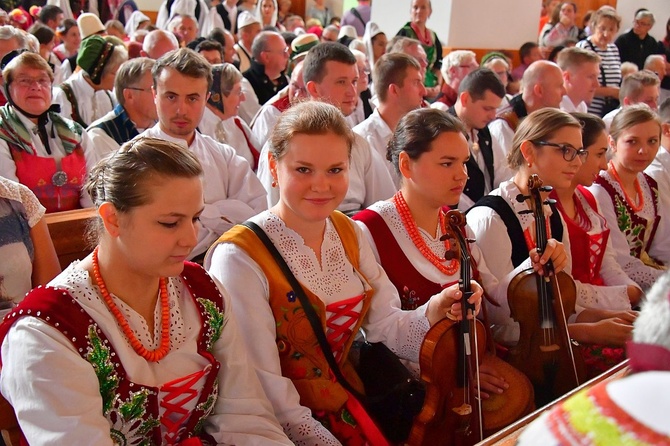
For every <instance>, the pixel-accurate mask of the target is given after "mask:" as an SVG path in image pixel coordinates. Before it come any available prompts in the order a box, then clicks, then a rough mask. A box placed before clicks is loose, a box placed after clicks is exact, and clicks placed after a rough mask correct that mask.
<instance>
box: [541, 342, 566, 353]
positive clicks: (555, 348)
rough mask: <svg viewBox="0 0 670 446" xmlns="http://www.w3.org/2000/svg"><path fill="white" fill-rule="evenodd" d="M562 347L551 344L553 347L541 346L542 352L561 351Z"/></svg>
mask: <svg viewBox="0 0 670 446" xmlns="http://www.w3.org/2000/svg"><path fill="white" fill-rule="evenodd" d="M560 349H561V347H559V346H558V344H551V345H540V351H541V352H555V351H556V350H560Z"/></svg>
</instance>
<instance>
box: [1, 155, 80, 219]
mask: <svg viewBox="0 0 670 446" xmlns="http://www.w3.org/2000/svg"><path fill="white" fill-rule="evenodd" d="M9 148H10V151H11V153H12V158H13V159H14V164H15V165H16V176H17V177H18V179H19V182H20V183H21V184H25V185H26V186H28V188H30V190H32V191H33V193H34V194H35V195H36V196H37V198H38V199H39V200H40V203H42V206H44V207H45V208H46V209H47V212H59V211H70V210H72V209H79V208H81V206H80V205H79V198H80V195H81V188H82V187H83V185H84V177H85V176H86V159H85V158H84V151H83V150H82V149H81V146H77V148H76V149H75V150H74V151H73V152H72V153H70V154H69V155H66V156H65V157H63V158H61V160H60V167H58V166H57V163H56V160H55V159H54V158H51V157H42V156H37V155H32V154H30V153H27V152H25V151H23V150H20V149H18V148H17V147H15V146H13V145H12V144H9ZM59 171H62V172H65V175H66V176H67V180H66V182H65V184H63V185H62V186H57V185H55V184H54V181H53V179H54V176H55V175H56V172H59Z"/></svg>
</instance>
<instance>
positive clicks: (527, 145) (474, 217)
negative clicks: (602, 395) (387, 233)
mask: <svg viewBox="0 0 670 446" xmlns="http://www.w3.org/2000/svg"><path fill="white" fill-rule="evenodd" d="M581 128H582V127H581V124H580V123H579V121H577V120H576V119H575V118H573V117H572V116H570V115H569V114H567V113H565V112H562V111H560V110H557V109H548V108H547V109H541V110H538V111H536V112H533V113H531V114H530V115H529V116H528V117H527V118H526V119H525V120H524V121H523V122H522V123H521V124H520V126H519V128H518V129H517V131H516V134H515V135H514V140H513V143H512V150H511V152H510V154H509V156H508V162H509V165H510V167H511V168H512V169H515V170H516V174H515V175H514V177H513V178H512V179H511V180H509V181H506V182H503V183H501V184H500V187H499V188H498V189H496V190H494V191H493V192H491V194H490V195H489V196H488V197H484V199H482V200H480V201H479V202H478V203H477V204H475V207H474V208H472V209H471V210H470V212H469V213H468V216H467V220H468V225H469V226H470V227H471V228H472V230H473V232H474V234H475V238H476V240H477V246H479V248H480V249H481V252H482V255H483V257H484V261H485V262H486V265H487V266H488V268H489V270H490V271H491V273H492V274H493V275H494V276H496V277H498V278H499V280H500V282H501V286H504V287H505V288H506V287H507V285H506V284H507V283H509V282H510V281H511V279H512V278H514V277H515V276H516V275H517V274H518V273H519V272H520V271H522V270H524V269H528V268H529V267H530V262H529V259H528V256H527V254H526V253H527V252H528V251H530V249H532V248H534V247H535V220H534V217H533V215H532V214H522V213H520V212H523V211H528V210H529V205H528V200H522V201H518V199H517V196H518V195H519V194H523V195H526V196H527V195H529V190H528V179H529V178H530V176H531V175H533V174H536V175H538V176H539V177H540V179H541V180H542V181H543V183H544V184H545V185H549V186H553V187H555V188H568V187H570V185H571V184H572V181H573V179H574V178H575V176H576V175H577V173H578V171H579V170H580V168H581V166H582V164H583V161H584V159H586V154H587V152H586V151H585V150H584V149H582V132H581ZM545 198H546V194H545ZM510 211H511V212H510ZM544 213H545V216H547V217H548V218H547V229H548V238H549V240H548V242H547V247H548V249H549V248H551V249H553V251H554V254H553V255H552V263H553V264H554V270H555V271H556V272H558V271H559V270H562V269H565V272H566V273H568V274H572V271H571V269H572V259H571V256H570V253H571V250H570V238H569V236H568V230H567V228H566V225H565V222H564V221H563V220H562V219H561V218H560V214H559V213H558V212H555V211H554V210H553V209H552V208H550V207H549V206H548V205H545V206H544ZM512 219H513V220H512ZM517 227H518V228H519V231H518V232H515V231H514V229H515V228H517ZM558 233H562V234H558ZM554 237H555V238H554ZM519 247H521V248H519ZM526 248H527V249H526ZM576 291H577V300H576V302H577V317H576V318H575V319H574V320H572V321H571V322H572V323H571V324H569V330H570V336H571V337H572V338H574V339H576V340H577V341H580V342H589V343H601V344H610V343H612V342H614V340H613V339H612V338H611V336H610V335H612V333H610V332H609V331H607V330H606V329H605V328H603V327H602V326H603V325H605V323H604V322H603V320H606V319H607V318H608V317H614V316H622V317H623V315H620V314H619V313H618V312H615V311H614V310H617V311H618V310H621V311H624V312H625V310H629V309H630V304H627V305H624V304H626V303H627V302H624V303H623V304H620V308H616V307H614V306H613V305H612V304H610V303H608V298H607V296H608V295H609V294H611V292H612V291H611V289H610V288H609V287H602V286H596V285H592V284H589V283H584V282H581V281H576ZM492 297H493V296H492ZM496 303H497V304H498V305H499V306H495V305H489V306H488V307H487V308H488V309H489V316H490V321H491V323H492V324H494V327H493V334H494V337H495V338H496V340H497V341H498V342H500V343H502V344H504V345H507V346H513V345H515V344H516V343H517V341H518V339H519V326H518V324H517V323H516V322H514V321H513V320H512V319H511V317H510V309H509V305H508V303H507V300H506V299H504V298H497V299H496ZM609 307H612V308H609ZM625 314H626V315H628V313H625Z"/></svg>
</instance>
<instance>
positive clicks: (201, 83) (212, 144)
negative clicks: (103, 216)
mask: <svg viewBox="0 0 670 446" xmlns="http://www.w3.org/2000/svg"><path fill="white" fill-rule="evenodd" d="M152 77H153V83H154V84H153V98H154V102H155V104H156V112H157V114H158V123H157V124H156V125H155V126H153V127H151V128H150V129H148V130H146V131H145V132H144V133H142V135H143V136H149V137H153V138H159V139H163V140H167V141H172V142H175V143H177V144H180V145H181V146H183V147H186V148H188V149H189V150H190V151H191V152H193V154H194V155H195V156H196V157H197V158H198V160H199V161H200V163H201V164H202V168H203V172H204V174H203V184H204V194H205V208H204V210H203V212H202V214H201V215H200V223H201V228H200V231H199V232H198V244H197V245H196V247H195V248H194V249H193V251H192V252H191V255H190V256H191V258H197V257H199V256H201V255H203V254H204V253H205V251H207V248H209V245H210V244H211V243H212V242H214V241H215V240H216V239H217V238H219V236H220V235H221V234H223V233H224V232H225V231H227V230H228V229H230V228H231V227H233V226H234V225H235V224H237V223H241V222H243V221H245V220H246V219H248V218H249V217H251V216H253V215H256V214H257V213H259V212H260V211H262V210H264V209H266V201H265V190H263V186H262V185H261V184H260V182H259V181H258V179H257V178H256V176H255V175H254V173H253V171H252V170H251V167H250V166H249V163H248V162H247V161H246V160H245V159H244V158H242V157H240V156H238V155H237V153H236V152H235V149H233V148H232V147H230V146H228V145H225V144H220V143H218V142H216V141H215V140H213V139H212V138H210V137H209V136H205V135H202V134H200V133H199V132H197V131H196V127H197V125H198V123H199V122H200V120H201V119H202V115H203V113H204V111H205V104H206V103H207V98H208V96H209V91H210V87H211V85H212V82H213V79H212V68H211V66H210V65H209V63H208V62H207V61H206V60H205V58H204V57H202V56H200V55H199V54H197V53H195V52H194V51H193V50H190V49H188V48H182V49H179V50H176V51H171V52H169V53H167V54H166V55H165V56H163V57H161V58H160V59H158V60H157V61H156V64H155V65H154V67H153V69H152Z"/></svg>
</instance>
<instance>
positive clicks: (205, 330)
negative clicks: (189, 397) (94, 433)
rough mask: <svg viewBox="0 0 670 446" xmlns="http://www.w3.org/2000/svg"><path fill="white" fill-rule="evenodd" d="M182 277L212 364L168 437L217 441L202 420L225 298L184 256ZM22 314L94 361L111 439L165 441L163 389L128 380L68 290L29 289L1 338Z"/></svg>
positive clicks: (211, 393)
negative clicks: (194, 399) (188, 409)
mask: <svg viewBox="0 0 670 446" xmlns="http://www.w3.org/2000/svg"><path fill="white" fill-rule="evenodd" d="M181 279H182V281H183V282H184V283H185V284H186V285H187V287H188V289H189V292H190V294H191V297H192V299H193V300H194V302H195V303H196V305H197V307H198V310H199V312H200V316H201V322H202V325H201V328H200V335H199V338H198V354H200V355H201V356H202V357H204V358H206V359H207V361H208V362H209V365H208V366H207V367H206V370H207V375H206V378H205V382H204V385H203V388H202V392H201V394H200V398H199V400H198V402H197V404H196V406H195V409H194V410H193V411H192V412H191V413H190V415H189V416H188V418H187V420H186V421H185V422H184V425H183V427H182V429H180V431H179V437H178V438H177V439H176V441H174V443H173V442H170V443H171V444H177V443H180V442H186V441H187V440H188V439H189V438H192V439H193V440H195V441H193V440H191V442H193V444H210V443H211V444H215V443H214V441H213V439H212V438H211V437H210V436H209V435H208V434H206V433H205V432H204V431H203V425H204V421H205V419H206V418H207V416H208V415H209V414H210V413H211V411H212V409H213V408H214V403H215V402H216V399H217V397H218V379H217V375H218V371H219V369H220V368H221V364H220V363H219V362H218V361H217V360H216V358H215V357H214V356H213V355H212V353H211V352H212V348H213V346H214V343H215V342H216V341H217V340H218V339H219V337H220V335H221V331H222V329H223V310H224V309H223V298H222V296H221V294H220V293H219V290H218V288H217V287H216V285H215V284H214V282H213V281H212V280H211V278H210V277H209V276H208V275H207V273H206V272H205V271H204V270H203V269H202V267H200V266H199V265H196V264H194V263H190V262H185V264H184V271H183V273H182V276H181ZM24 316H33V317H37V318H39V319H41V320H42V321H44V322H46V323H47V324H49V325H51V326H52V327H54V328H56V329H57V330H59V331H60V332H61V333H63V335H65V336H66V337H67V338H68V339H69V340H71V342H72V345H73V346H74V348H75V349H76V350H77V351H78V352H79V354H80V355H81V357H82V358H83V359H85V360H86V361H88V362H89V363H90V364H91V366H92V367H93V369H94V370H95V373H96V375H97V377H98V381H99V383H100V395H101V396H102V407H101V408H100V409H101V412H102V413H103V414H104V416H105V418H107V420H108V422H109V426H110V435H111V437H112V440H114V441H115V442H116V443H117V444H133V445H146V446H149V445H159V444H164V441H163V439H162V438H161V421H160V416H159V407H160V406H161V403H162V402H161V401H159V399H158V395H159V389H158V388H156V387H151V386H145V385H142V384H140V383H135V382H132V381H130V379H129V378H128V376H127V374H126V371H125V369H124V367H123V364H121V363H120V362H116V361H115V359H114V358H115V357H118V356H117V354H116V352H115V350H114V346H113V345H111V343H110V342H109V340H108V339H107V337H106V336H105V334H104V333H103V332H102V330H101V329H100V327H99V326H98V324H97V323H96V322H95V321H94V320H93V319H92V318H91V317H90V316H89V315H88V314H87V313H86V312H85V310H84V309H83V308H82V307H81V306H80V305H79V304H78V303H77V301H76V300H75V299H73V298H72V297H71V296H70V294H69V293H68V292H67V291H65V290H62V289H57V288H52V287H38V288H35V289H34V290H33V291H31V292H30V293H29V294H28V295H27V296H26V298H25V299H24V300H23V302H21V303H20V304H19V305H18V306H17V307H16V308H15V309H14V311H13V312H11V313H10V314H8V315H7V316H6V317H5V319H4V321H3V322H2V324H1V325H0V343H2V341H3V340H4V338H5V336H6V335H7V332H8V331H9V329H10V328H11V326H12V325H13V324H14V322H16V321H17V320H18V319H19V318H21V317H24ZM198 440H200V441H198ZM189 444H190V443H189Z"/></svg>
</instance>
